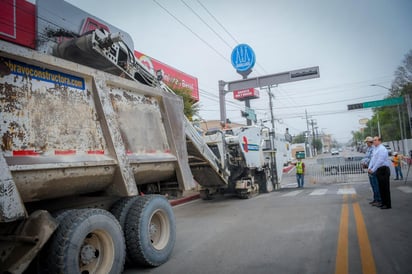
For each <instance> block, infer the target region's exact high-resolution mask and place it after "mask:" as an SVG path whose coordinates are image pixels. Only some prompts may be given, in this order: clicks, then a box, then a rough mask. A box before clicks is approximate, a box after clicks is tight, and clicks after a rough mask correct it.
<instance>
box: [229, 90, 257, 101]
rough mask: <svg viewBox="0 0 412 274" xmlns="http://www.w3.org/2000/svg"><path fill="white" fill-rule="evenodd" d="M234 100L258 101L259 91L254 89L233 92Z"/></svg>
mask: <svg viewBox="0 0 412 274" xmlns="http://www.w3.org/2000/svg"><path fill="white" fill-rule="evenodd" d="M233 98H234V99H236V100H239V101H243V100H246V99H257V98H259V91H258V90H257V89H254V88H249V89H242V90H235V91H233Z"/></svg>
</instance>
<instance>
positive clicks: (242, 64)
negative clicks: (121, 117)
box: [231, 44, 256, 72]
mask: <svg viewBox="0 0 412 274" xmlns="http://www.w3.org/2000/svg"><path fill="white" fill-rule="evenodd" d="M231 61H232V66H233V67H234V68H235V69H236V71H238V72H244V71H248V70H250V69H252V68H253V66H254V65H255V62H256V56H255V53H254V52H253V49H252V48H251V47H250V46H249V45H247V44H239V45H237V46H236V47H235V48H234V49H233V51H232V55H231Z"/></svg>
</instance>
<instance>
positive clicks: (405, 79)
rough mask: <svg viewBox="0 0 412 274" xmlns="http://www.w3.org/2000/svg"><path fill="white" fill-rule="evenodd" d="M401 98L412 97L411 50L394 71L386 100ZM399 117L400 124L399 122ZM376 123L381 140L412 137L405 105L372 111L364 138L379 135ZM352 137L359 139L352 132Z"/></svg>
mask: <svg viewBox="0 0 412 274" xmlns="http://www.w3.org/2000/svg"><path fill="white" fill-rule="evenodd" d="M401 96H402V97H404V98H405V97H406V96H409V98H411V97H412V50H410V51H409V52H408V53H407V54H406V55H405V59H404V60H403V61H402V64H401V65H400V66H399V67H398V68H397V70H396V71H395V79H394V80H393V81H392V84H391V89H390V90H389V93H388V96H387V97H386V98H391V97H401ZM386 98H385V99H386ZM398 108H399V109H398ZM399 115H400V121H401V122H399ZM378 122H379V125H380V131H381V135H382V136H381V137H382V138H383V140H400V139H402V137H403V138H406V139H409V138H411V137H412V136H411V130H409V116H408V111H407V106H406V104H402V105H399V106H388V107H381V108H375V109H373V116H372V119H370V120H369V122H368V123H367V124H366V127H365V128H364V131H363V133H364V136H376V135H379V131H378ZM401 128H402V131H401ZM401 133H403V134H401ZM352 135H353V139H354V140H357V139H358V138H359V136H358V134H357V133H356V132H352Z"/></svg>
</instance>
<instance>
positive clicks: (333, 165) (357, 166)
mask: <svg viewBox="0 0 412 274" xmlns="http://www.w3.org/2000/svg"><path fill="white" fill-rule="evenodd" d="M362 158H363V157H360V156H353V157H345V158H344V157H334V158H329V159H324V160H323V167H324V170H325V172H328V173H330V174H331V175H335V174H338V173H349V174H355V173H362V172H365V170H364V169H363V166H362V163H361V160H362Z"/></svg>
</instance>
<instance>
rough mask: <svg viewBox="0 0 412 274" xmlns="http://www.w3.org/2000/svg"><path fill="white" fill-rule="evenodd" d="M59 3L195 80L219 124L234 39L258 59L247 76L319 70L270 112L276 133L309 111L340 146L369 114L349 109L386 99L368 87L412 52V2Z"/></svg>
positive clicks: (283, 93) (261, 115)
mask: <svg viewBox="0 0 412 274" xmlns="http://www.w3.org/2000/svg"><path fill="white" fill-rule="evenodd" d="M67 2H69V3H71V4H73V5H75V6H77V7H79V8H81V9H83V10H85V11H86V12H89V13H91V14H93V15H95V16H96V17H99V18H101V19H103V20H105V21H107V22H108V23H110V24H112V25H114V26H116V27H118V28H120V29H122V30H124V31H126V32H128V33H129V34H130V35H131V36H132V38H133V40H134V46H135V49H136V50H138V51H140V52H143V53H145V54H147V55H149V56H150V57H153V58H155V59H157V60H159V61H161V62H163V63H166V64H168V65H170V66H173V67H175V68H177V69H179V70H181V71H183V72H186V73H188V74H190V75H193V76H195V77H197V78H198V81H199V88H200V106H201V111H200V115H201V118H203V119H207V120H209V119H216V120H219V119H220V113H219V100H218V81H219V80H225V81H233V80H238V79H241V76H240V75H239V74H237V73H236V71H235V69H234V68H233V67H232V65H231V63H230V55H231V52H232V50H233V48H234V47H235V46H236V45H237V44H239V43H246V44H248V45H250V46H251V47H252V48H253V50H254V52H255V54H256V65H255V67H254V72H253V73H252V74H251V75H250V76H249V77H255V76H262V75H266V74H273V73H278V72H284V71H289V70H295V69H300V68H305V67H311V66H319V67H320V78H317V79H311V80H306V81H300V82H294V83H287V84H281V85H279V86H278V87H276V88H273V89H272V91H273V92H274V95H275V100H274V115H275V118H276V119H280V120H281V122H282V124H277V126H276V130H277V131H279V132H283V130H284V128H285V127H288V128H289V129H290V132H291V133H292V134H298V133H300V132H302V131H304V130H306V120H305V119H304V118H305V110H307V112H308V115H309V119H313V120H316V123H317V126H318V128H319V131H321V130H322V131H323V132H325V133H330V134H332V135H333V138H335V139H337V140H338V141H339V142H346V141H348V140H349V139H350V138H351V137H352V135H351V131H354V130H355V131H356V130H359V129H360V127H361V125H360V124H359V120H360V119H361V118H370V117H371V115H372V112H371V110H370V109H366V110H355V111H350V112H349V111H347V105H348V104H353V103H361V102H366V101H375V100H381V99H384V96H385V95H387V93H388V91H387V90H385V89H383V88H379V87H371V86H370V85H372V84H380V85H383V86H386V87H390V84H391V82H392V80H393V79H394V76H393V75H394V72H395V70H396V68H397V67H398V66H399V65H400V64H401V62H402V61H403V59H404V56H405V54H406V53H407V52H408V51H409V50H410V49H412V16H411V12H412V1H410V0H391V1H389V0H363V1H359V0H345V1H338V0H313V1H305V0H271V1H269V0H255V1H245V0H237V1H236V0H227V1H222V0H140V1H131V0H124V1H107V0H88V1H84V0H69V1H67ZM166 10H167V11H166ZM170 14H172V15H173V16H172V15H170ZM199 17H200V18H201V19H200V18H199ZM176 18H177V19H178V20H179V21H180V22H181V23H180V22H179V21H178V20H177V19H176ZM203 21H204V22H206V24H205V23H204V22H203ZM217 22H218V23H217ZM182 23H183V24H182ZM222 26H223V28H222ZM211 29H212V30H213V31H212V30H211ZM194 33H195V34H194ZM216 33H217V34H218V35H216ZM260 94H261V98H260V99H257V100H253V101H251V107H252V108H254V109H255V110H256V112H257V115H258V119H264V120H267V119H269V118H270V110H269V101H268V96H267V93H266V91H265V90H261V91H260ZM226 100H227V117H228V118H229V119H230V120H231V121H235V122H244V121H245V120H244V118H242V117H240V110H241V109H242V110H243V109H244V103H243V102H239V101H236V100H234V99H233V96H232V95H231V94H227V95H226Z"/></svg>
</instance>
